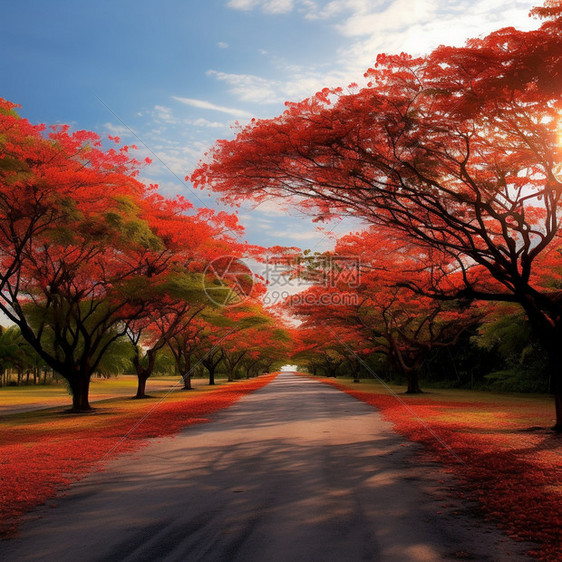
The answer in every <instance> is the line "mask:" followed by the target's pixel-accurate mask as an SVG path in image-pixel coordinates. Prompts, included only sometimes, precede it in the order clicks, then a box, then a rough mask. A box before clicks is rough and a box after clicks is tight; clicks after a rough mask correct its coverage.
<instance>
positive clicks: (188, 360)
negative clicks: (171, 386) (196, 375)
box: [181, 355, 193, 390]
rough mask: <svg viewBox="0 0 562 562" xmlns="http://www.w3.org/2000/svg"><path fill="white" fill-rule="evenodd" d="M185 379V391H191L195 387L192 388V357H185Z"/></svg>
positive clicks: (183, 375)
mask: <svg viewBox="0 0 562 562" xmlns="http://www.w3.org/2000/svg"><path fill="white" fill-rule="evenodd" d="M181 378H182V379H183V389H184V390H191V389H192V388H193V387H192V386H191V356H190V355H186V356H185V369H184V371H183V373H182V375H181Z"/></svg>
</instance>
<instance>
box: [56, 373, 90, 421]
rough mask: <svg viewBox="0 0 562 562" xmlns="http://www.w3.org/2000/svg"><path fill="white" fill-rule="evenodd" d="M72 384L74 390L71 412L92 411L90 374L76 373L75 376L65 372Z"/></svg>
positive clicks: (71, 387)
mask: <svg viewBox="0 0 562 562" xmlns="http://www.w3.org/2000/svg"><path fill="white" fill-rule="evenodd" d="M63 376H64V377H65V378H66V380H67V381H68V383H69V385H70V390H71V392H72V408H71V410H70V411H71V412H75V413H81V412H90V411H92V409H93V408H92V407H91V406H90V401H89V393H90V375H83V374H82V373H76V374H74V375H73V376H70V377H68V376H66V375H64V374H63Z"/></svg>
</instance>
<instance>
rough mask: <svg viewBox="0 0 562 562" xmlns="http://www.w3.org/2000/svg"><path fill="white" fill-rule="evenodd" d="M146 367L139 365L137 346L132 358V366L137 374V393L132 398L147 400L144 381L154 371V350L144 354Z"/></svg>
mask: <svg viewBox="0 0 562 562" xmlns="http://www.w3.org/2000/svg"><path fill="white" fill-rule="evenodd" d="M146 357H147V366H146V367H143V366H142V363H141V351H140V349H139V348H138V346H137V349H136V354H135V356H134V357H133V365H134V367H135V371H136V372H137V379H138V382H137V393H136V395H135V396H134V398H135V399H140V398H148V396H147V394H146V381H147V380H148V378H149V377H150V375H152V372H153V371H154V364H155V362H156V351H155V350H154V349H149V350H148V351H147V352H146Z"/></svg>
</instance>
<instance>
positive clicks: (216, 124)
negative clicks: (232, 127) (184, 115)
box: [184, 117, 227, 129]
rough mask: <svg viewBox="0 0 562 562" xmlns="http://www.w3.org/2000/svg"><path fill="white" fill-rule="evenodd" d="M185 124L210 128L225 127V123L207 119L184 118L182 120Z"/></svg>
mask: <svg viewBox="0 0 562 562" xmlns="http://www.w3.org/2000/svg"><path fill="white" fill-rule="evenodd" d="M184 123H185V124H186V125H191V126H192V127H207V128H211V129H226V127H227V125H226V124H225V123H221V122H220V121H209V120H208V119H203V118H202V117H200V118H199V119H186V120H185V121H184Z"/></svg>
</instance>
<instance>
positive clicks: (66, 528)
mask: <svg viewBox="0 0 562 562" xmlns="http://www.w3.org/2000/svg"><path fill="white" fill-rule="evenodd" d="M416 450H417V445H414V444H411V443H408V442H406V441H404V440H403V439H402V438H400V437H399V436H397V435H396V434H395V433H393V432H392V430H391V428H390V426H389V424H388V423H386V422H384V421H383V420H382V419H381V417H380V416H379V414H378V413H377V412H376V411H375V410H374V409H373V408H371V407H370V406H368V405H366V404H364V403H362V402H359V401H356V400H355V399H353V398H351V397H349V396H347V395H346V394H344V393H341V392H339V391H337V390H335V389H333V388H331V387H328V386H325V385H322V384H321V383H318V382H316V381H313V380H309V379H306V378H302V377H298V376H295V375H293V374H290V373H283V374H281V375H280V376H279V377H278V378H277V379H276V380H275V381H274V382H273V383H271V384H269V385H268V386H266V387H265V388H263V389H261V390H259V391H257V392H255V393H253V394H251V395H249V396H247V397H245V398H244V399H242V400H241V401H240V402H238V403H237V404H236V405H234V406H233V407H231V408H229V409H228V410H223V411H222V412H220V413H219V414H217V415H216V416H215V418H214V420H213V421H212V422H211V423H208V424H205V425H200V426H193V427H191V428H188V429H186V430H185V431H184V432H183V433H181V434H180V435H179V436H176V437H175V438H166V439H162V440H160V441H155V442H154V443H152V444H151V445H149V446H148V447H147V448H144V449H143V450H142V451H139V452H138V453H136V454H134V455H128V456H122V457H120V458H119V459H117V460H115V461H113V462H112V463H110V464H109V465H108V467H107V470H106V471H105V472H103V473H96V474H93V475H92V476H90V477H89V478H87V479H85V480H83V481H82V482H80V483H78V484H76V485H75V486H73V487H72V489H71V490H70V492H69V493H68V494H67V495H66V496H65V497H62V498H60V499H58V500H57V507H56V508H54V509H53V508H48V507H45V508H40V509H39V510H37V511H36V512H34V515H33V518H32V520H30V521H29V522H27V523H26V524H25V525H24V526H23V527H22V530H21V537H20V538H19V539H16V540H11V541H5V542H3V543H0V559H2V560H4V561H5V562H8V561H14V562H15V561H17V562H23V561H27V560H42V561H57V562H64V561H69V562H70V561H72V562H74V561H77V560H79V561H81V562H85V561H108V562H109V561H111V562H114V561H119V562H121V561H123V562H137V561H149V560H155V561H156V560H158V561H187V562H192V561H200V560H201V561H210V562H214V561H216V562H235V561H240V562H242V561H243V562H254V561H260V562H261V561H264V562H266V561H267V562H275V561H287V562H300V561H302V562H316V561H318V562H320V561H322V562H332V561H333V562H350V561H352V562H353V561H361V560H377V561H396V562H410V561H431V562H435V561H437V560H458V559H467V558H469V559H472V560H479V561H486V560H490V561H492V560H493V561H503V560H506V561H507V560H510V561H514V560H529V559H528V558H526V557H523V556H522V555H520V554H517V553H518V552H520V551H521V546H520V545H518V544H517V543H514V542H512V541H511V540H510V539H508V538H507V537H505V536H503V535H502V534H501V533H499V532H498V531H497V530H495V529H494V528H491V527H489V526H488V525H487V524H485V523H483V522H482V521H479V520H478V519H476V518H475V516H473V515H471V513H472V511H471V510H470V509H469V507H470V506H468V507H467V506H463V505H461V504H460V503H458V502H457V501H453V500H451V499H450V498H447V496H446V493H445V492H446V488H447V487H449V486H451V485H453V482H452V480H450V478H449V477H448V476H446V475H444V474H443V473H441V472H440V471H439V469H438V467H437V466H435V465H433V464H431V463H428V462H427V461H420V460H419V458H418V457H417V456H416V455H415V452H416ZM455 512H456V513H455Z"/></svg>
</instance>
